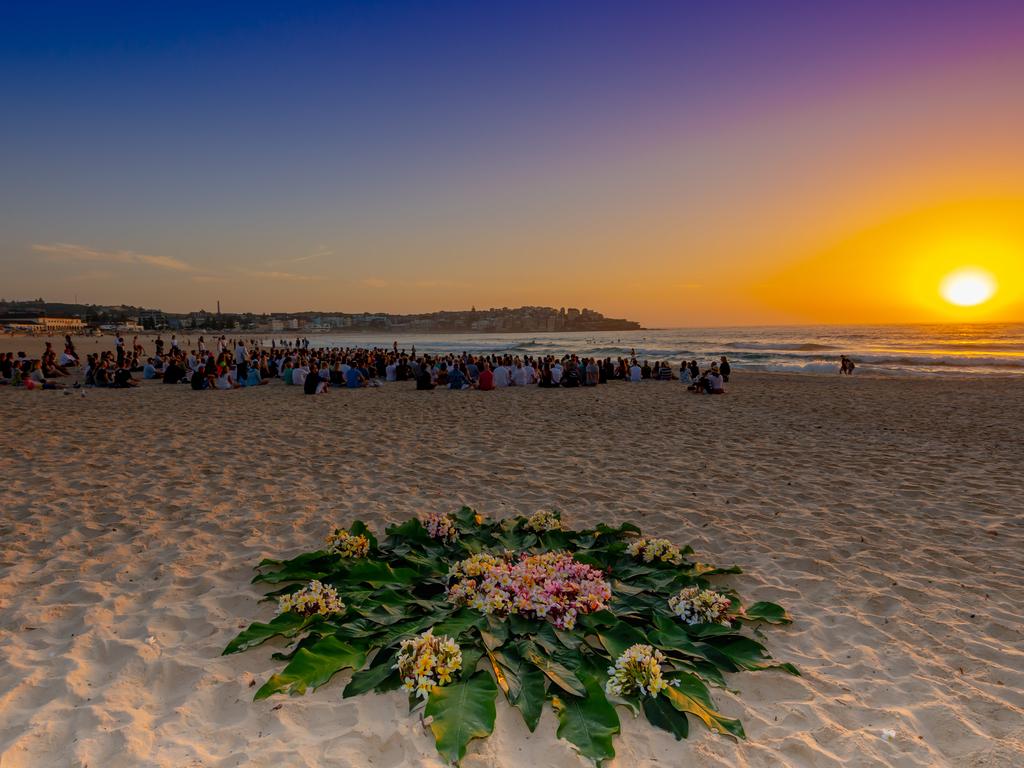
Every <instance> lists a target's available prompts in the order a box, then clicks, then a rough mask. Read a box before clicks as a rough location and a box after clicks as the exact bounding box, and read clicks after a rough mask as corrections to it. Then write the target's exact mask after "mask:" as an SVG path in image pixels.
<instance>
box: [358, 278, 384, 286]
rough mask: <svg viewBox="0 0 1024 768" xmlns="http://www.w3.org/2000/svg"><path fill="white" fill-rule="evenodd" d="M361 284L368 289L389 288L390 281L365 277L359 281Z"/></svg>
mask: <svg viewBox="0 0 1024 768" xmlns="http://www.w3.org/2000/svg"><path fill="white" fill-rule="evenodd" d="M359 282H360V284H362V285H365V286H366V287H367V288H387V287H388V281H387V280H382V279H381V278H379V277H365V278H363V279H362V280H360V281H359Z"/></svg>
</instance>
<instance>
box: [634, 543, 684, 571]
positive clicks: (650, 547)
mask: <svg viewBox="0 0 1024 768" xmlns="http://www.w3.org/2000/svg"><path fill="white" fill-rule="evenodd" d="M626 551H627V552H628V553H629V554H631V555H632V556H633V557H636V558H639V559H640V560H643V561H644V562H645V563H651V562H654V561H655V560H659V561H661V562H663V563H672V564H673V565H679V563H681V562H683V552H682V550H681V549H679V547H677V546H676V545H675V544H673V543H672V542H671V541H669V540H668V539H648V538H646V537H643V536H641V537H640V538H639V539H635V540H633V541H631V542H630V543H629V546H628V547H626Z"/></svg>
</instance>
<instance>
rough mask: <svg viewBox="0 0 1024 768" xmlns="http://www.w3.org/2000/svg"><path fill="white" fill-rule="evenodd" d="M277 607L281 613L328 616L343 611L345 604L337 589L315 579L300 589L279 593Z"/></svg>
mask: <svg viewBox="0 0 1024 768" xmlns="http://www.w3.org/2000/svg"><path fill="white" fill-rule="evenodd" d="M277 608H278V610H279V611H280V612H281V613H297V614H299V615H301V616H330V615H331V614H334V613H344V612H345V604H344V603H343V602H341V599H340V598H339V597H338V591H337V590H336V589H335V588H334V587H328V586H326V585H324V584H322V583H320V582H319V581H317V580H316V579H314V580H313V581H311V582H309V584H307V585H306V586H304V587H303V588H302V589H299V590H297V591H295V592H291V593H290V594H287V595H281V597H279V598H278V600H277Z"/></svg>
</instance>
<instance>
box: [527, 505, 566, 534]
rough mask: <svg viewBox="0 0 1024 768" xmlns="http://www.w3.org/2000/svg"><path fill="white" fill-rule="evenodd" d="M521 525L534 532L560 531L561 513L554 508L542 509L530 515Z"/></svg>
mask: <svg viewBox="0 0 1024 768" xmlns="http://www.w3.org/2000/svg"><path fill="white" fill-rule="evenodd" d="M523 527H524V528H525V529H526V530H528V531H533V532H534V533H544V532H545V531H560V530H562V513H561V512H557V511H555V510H547V509H542V510H540V511H539V512H534V513H533V514H532V515H530V517H529V518H527V520H526V522H525V523H524V524H523Z"/></svg>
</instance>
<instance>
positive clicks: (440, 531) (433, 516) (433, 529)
mask: <svg viewBox="0 0 1024 768" xmlns="http://www.w3.org/2000/svg"><path fill="white" fill-rule="evenodd" d="M422 522H423V526H424V527H425V528H426V529H427V533H428V534H429V535H430V538H432V539H440V540H441V541H443V542H444V543H446V544H451V543H452V542H454V541H455V540H456V539H457V538H459V529H458V528H456V527H455V519H454V518H453V517H452V516H451V515H448V514H445V513H444V512H428V513H427V515H426V517H424V518H423V520H422Z"/></svg>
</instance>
